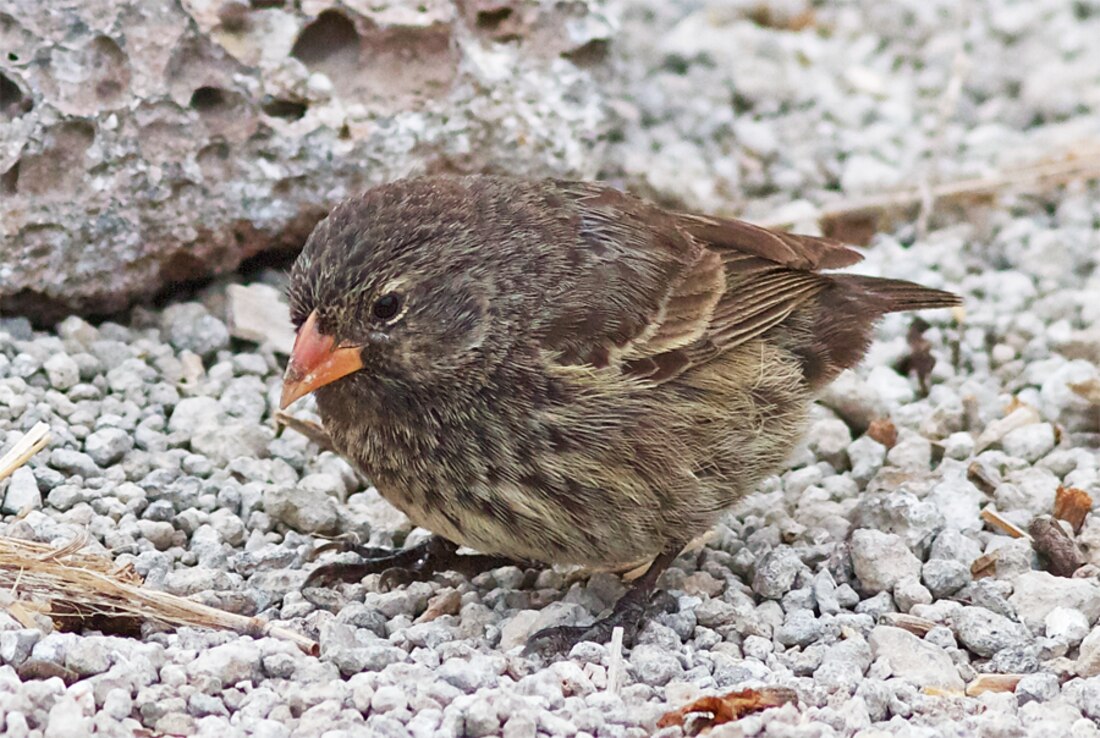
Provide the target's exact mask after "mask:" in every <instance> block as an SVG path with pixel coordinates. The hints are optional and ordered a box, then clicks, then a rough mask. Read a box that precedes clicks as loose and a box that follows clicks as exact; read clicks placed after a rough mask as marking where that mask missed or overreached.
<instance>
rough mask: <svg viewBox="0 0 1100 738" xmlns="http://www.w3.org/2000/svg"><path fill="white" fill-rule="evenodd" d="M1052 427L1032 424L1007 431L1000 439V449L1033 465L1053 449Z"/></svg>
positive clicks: (1046, 424) (1047, 424)
mask: <svg viewBox="0 0 1100 738" xmlns="http://www.w3.org/2000/svg"><path fill="white" fill-rule="evenodd" d="M1054 444H1055V437H1054V426H1052V425H1051V424H1050V423H1032V424H1030V425H1025V426H1023V427H1022V428H1016V429H1015V430H1012V431H1009V432H1008V433H1007V434H1006V435H1005V437H1004V438H1002V439H1001V448H1003V449H1004V451H1005V453H1006V454H1008V455H1009V456H1013V457H1015V458H1018V459H1024V460H1025V461H1027V462H1029V463H1032V464H1034V463H1035V462H1036V461H1038V460H1039V459H1041V458H1043V457H1044V456H1046V455H1047V454H1048V453H1050V452H1051V451H1052V450H1053V449H1054Z"/></svg>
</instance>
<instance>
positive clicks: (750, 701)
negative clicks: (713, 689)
mask: <svg viewBox="0 0 1100 738" xmlns="http://www.w3.org/2000/svg"><path fill="white" fill-rule="evenodd" d="M793 702H798V694H797V693H796V692H795V691H794V690H793V689H788V688H787V687H762V688H761V689H741V690H737V691H735V692H729V693H727V694H724V695H721V696H717V697H715V696H708V697H700V698H699V699H697V700H695V701H693V702H691V703H689V704H687V705H685V706H683V707H681V708H680V709H679V710H671V711H669V712H666V713H665V714H664V715H662V716H661V717H660V719H659V720H657V727H658V728H668V727H670V726H673V725H680V726H683V725H684V724H685V722H686V721H687V720H688V718H689V716H691V715H699V717H698V718H696V719H695V720H693V721H692V729H693V730H692V732H693V733H699V732H701V731H704V730H709V729H710V728H713V727H716V726H718V725H723V724H725V723H730V722H733V721H734V720H740V719H741V718H743V717H745V716H746V715H750V714H752V713H754V712H761V711H763V710H768V709H771V708H773V707H782V706H783V705H786V704H788V703H793Z"/></svg>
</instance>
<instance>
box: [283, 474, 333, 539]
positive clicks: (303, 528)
mask: <svg viewBox="0 0 1100 738" xmlns="http://www.w3.org/2000/svg"><path fill="white" fill-rule="evenodd" d="M264 510H266V511H267V514H268V515H270V516H271V517H272V518H274V519H275V520H279V521H281V522H283V523H286V524H287V525H289V526H290V527H291V528H293V529H294V530H297V531H300V532H302V533H321V534H331V533H335V532H337V530H338V529H339V526H340V515H339V512H338V510H337V507H336V500H335V499H333V498H332V497H330V496H329V495H327V494H325V493H324V492H323V491H320V490H317V489H312V490H308V489H300V488H296V487H289V486H282V485H275V486H270V487H267V488H266V489H265V490H264Z"/></svg>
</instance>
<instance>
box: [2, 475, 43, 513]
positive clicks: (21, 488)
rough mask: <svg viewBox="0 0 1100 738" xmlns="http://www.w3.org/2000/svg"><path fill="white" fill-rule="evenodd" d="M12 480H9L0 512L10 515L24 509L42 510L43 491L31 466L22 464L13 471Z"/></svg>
mask: <svg viewBox="0 0 1100 738" xmlns="http://www.w3.org/2000/svg"><path fill="white" fill-rule="evenodd" d="M10 479H11V481H9V482H8V490H7V492H5V493H4V504H3V506H2V507H0V512H3V513H6V514H8V515H17V514H18V513H20V512H22V511H23V510H40V509H41V508H42V492H41V490H40V489H39V488H38V480H37V479H35V477H34V472H33V471H31V470H30V467H26V466H21V467H19V468H18V469H16V470H15V471H14V472H12V475H11V478H10Z"/></svg>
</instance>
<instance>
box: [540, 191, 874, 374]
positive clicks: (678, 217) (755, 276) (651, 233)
mask: <svg viewBox="0 0 1100 738" xmlns="http://www.w3.org/2000/svg"><path fill="white" fill-rule="evenodd" d="M559 187H560V188H561V191H562V192H563V194H564V195H565V197H566V198H567V199H568V200H571V201H572V204H573V206H574V212H575V213H576V218H575V221H576V222H575V228H576V233H577V236H576V239H575V242H574V245H573V246H572V247H571V248H573V249H574V250H575V253H572V254H570V259H571V262H572V263H573V264H574V265H575V267H576V268H575V270H574V275H573V277H572V278H571V280H570V281H569V282H568V283H563V284H562V285H560V290H561V292H562V294H563V296H564V293H565V292H566V291H571V292H572V293H573V297H572V299H569V300H565V299H562V300H560V301H554V300H553V299H552V298H553V296H551V300H550V301H549V313H550V317H549V319H548V321H547V325H548V326H549V328H548V329H547V330H544V331H543V332H542V338H541V340H542V343H543V345H544V347H545V348H547V349H548V350H550V351H551V352H553V353H555V354H556V355H557V356H558V357H559V359H558V360H559V361H560V362H562V363H566V364H581V363H583V364H591V365H593V366H596V367H608V366H611V367H617V368H619V369H620V370H621V371H622V372H623V373H624V374H626V375H629V376H632V377H637V378H642V379H647V380H649V381H653V382H662V381H666V380H668V379H670V378H672V377H675V376H677V375H679V374H680V373H682V372H683V371H684V370H685V369H687V368H689V367H691V366H693V365H696V364H699V363H702V362H705V361H707V360H709V359H710V358H713V357H714V356H717V355H718V354H720V353H723V352H725V351H728V350H730V349H731V348H734V347H735V346H737V345H739V344H741V343H743V342H745V341H747V340H750V339H752V338H754V337H756V336H759V335H761V334H762V333H764V332H766V331H767V330H769V329H770V328H772V327H774V326H776V325H777V324H779V323H781V322H782V321H783V320H785V319H786V318H787V317H788V316H789V315H790V314H791V313H792V312H793V311H794V310H795V309H796V308H797V307H798V306H799V305H801V304H803V303H804V302H805V301H806V300H808V299H810V298H811V297H813V296H814V295H816V294H817V293H818V292H820V291H821V290H822V289H824V288H825V287H826V286H827V285H828V279H827V278H826V277H824V276H823V275H820V274H817V273H816V271H817V270H819V269H825V268H836V267H843V266H848V265H850V264H854V263H855V262H857V261H859V260H860V258H861V256H860V255H859V254H858V253H857V252H856V251H853V250H852V249H850V248H847V247H846V246H844V245H842V244H840V243H838V242H836V241H831V240H829V239H824V238H814V237H811V236H799V235H793V234H787V233H781V232H777V231H771V230H768V229H765V228H761V227H759V226H754V225H751V224H749V223H745V222H743V221H738V220H726V219H718V218H709V217H704V216H697V215H688V214H682V213H672V212H669V211H667V210H664V209H662V208H659V207H657V206H655V205H651V204H649V203H646V202H644V201H642V200H639V199H637V198H634V197H631V196H630V195H626V194H624V193H622V192H619V191H617V190H614V189H611V188H607V187H603V186H599V185H592V184H577V183H568V184H567V183H560V184H559ZM578 297H579V298H580V299H578Z"/></svg>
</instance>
